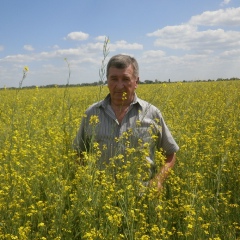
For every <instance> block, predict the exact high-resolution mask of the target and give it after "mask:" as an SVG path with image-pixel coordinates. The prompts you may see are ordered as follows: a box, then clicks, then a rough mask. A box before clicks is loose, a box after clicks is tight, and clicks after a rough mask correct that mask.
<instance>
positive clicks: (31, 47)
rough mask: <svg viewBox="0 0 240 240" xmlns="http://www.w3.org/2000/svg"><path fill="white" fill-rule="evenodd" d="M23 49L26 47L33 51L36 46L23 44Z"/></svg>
mask: <svg viewBox="0 0 240 240" xmlns="http://www.w3.org/2000/svg"><path fill="white" fill-rule="evenodd" d="M23 49H25V50H27V51H33V50H34V48H33V46H32V45H24V46H23Z"/></svg>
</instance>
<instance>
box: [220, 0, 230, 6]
mask: <svg viewBox="0 0 240 240" xmlns="http://www.w3.org/2000/svg"><path fill="white" fill-rule="evenodd" d="M230 2H231V0H224V1H223V2H221V4H220V6H224V5H228V4H229V3H230Z"/></svg>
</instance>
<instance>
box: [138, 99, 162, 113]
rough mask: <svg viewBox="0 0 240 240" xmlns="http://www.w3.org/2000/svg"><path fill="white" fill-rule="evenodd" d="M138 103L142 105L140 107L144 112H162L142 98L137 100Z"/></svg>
mask: <svg viewBox="0 0 240 240" xmlns="http://www.w3.org/2000/svg"><path fill="white" fill-rule="evenodd" d="M137 101H138V103H139V104H140V106H141V107H142V110H145V109H148V110H149V109H151V110H152V111H159V112H160V110H159V109H158V108H157V107H156V106H155V105H153V104H152V103H150V102H147V101H145V100H143V99H141V98H137Z"/></svg>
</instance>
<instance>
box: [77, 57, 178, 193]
mask: <svg viewBox="0 0 240 240" xmlns="http://www.w3.org/2000/svg"><path fill="white" fill-rule="evenodd" d="M138 82H139V68H138V63H137V61H136V60H135V58H133V57H130V56H128V55H116V56H113V57H112V58H111V59H110V60H109V62H108V65H107V85H108V88H109V94H108V95H107V96H106V98H105V99H104V100H102V101H100V102H97V103H95V104H93V105H92V106H90V107H89V108H88V109H87V110H86V117H84V118H83V119H82V122H81V125H80V128H79V131H78V133H77V136H76V138H75V139H74V148H75V149H76V150H77V152H78V154H79V156H80V157H81V156H82V153H83V152H89V151H90V149H91V147H92V144H93V143H94V142H95V143H98V144H99V148H100V150H101V157H100V159H99V164H100V165H101V166H103V165H106V164H108V163H109V159H111V158H112V157H114V156H117V155H118V154H123V155H124V154H125V150H126V144H124V143H123V142H122V141H120V140H119V139H121V138H122V137H123V136H124V134H125V135H126V134H128V133H129V136H128V147H129V148H133V149H137V148H138V147H139V140H140V141H141V142H142V143H143V145H144V144H145V143H147V144H148V146H149V156H147V157H146V159H147V160H148V161H149V162H150V163H151V164H152V165H154V153H155V151H156V150H160V149H161V150H163V152H164V154H165V155H166V159H165V160H166V161H165V164H164V166H163V167H162V168H161V170H160V171H159V172H157V173H156V174H154V177H152V179H151V180H150V183H151V182H154V181H156V183H157V187H158V189H159V190H160V189H161V188H162V183H163V181H164V179H165V178H166V176H167V174H168V172H169V170H170V169H171V168H172V167H173V166H174V164H175V161H176V155H175V153H176V152H177V151H178V149H179V147H178V145H177V144H176V142H175V140H174V139H173V137H172V135H171V133H170V131H169V129H168V127H167V125H166V124H165V122H164V119H163V117H162V115H161V112H160V110H159V109H157V108H156V107H155V106H153V105H151V104H150V103H148V102H146V101H144V100H142V99H140V98H138V97H137V95H136V93H135V89H136V88H137V86H138ZM94 117H95V118H96V117H97V120H96V119H95V120H96V121H95V123H96V124H92V122H93V119H94ZM152 136H154V137H152Z"/></svg>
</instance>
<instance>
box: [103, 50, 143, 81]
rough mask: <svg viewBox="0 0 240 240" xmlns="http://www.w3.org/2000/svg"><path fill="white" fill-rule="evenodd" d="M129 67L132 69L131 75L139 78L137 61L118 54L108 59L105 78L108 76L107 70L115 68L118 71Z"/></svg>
mask: <svg viewBox="0 0 240 240" xmlns="http://www.w3.org/2000/svg"><path fill="white" fill-rule="evenodd" d="M129 65H132V67H133V73H134V76H135V77H136V78H138V77H139V68H138V63H137V60H136V59H135V58H133V57H131V56H128V55H123V54H118V55H115V56H113V57H111V58H110V60H109V62H108V64H107V78H108V75H109V68H110V67H115V68H119V69H123V68H127V67H128V66H129Z"/></svg>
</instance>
